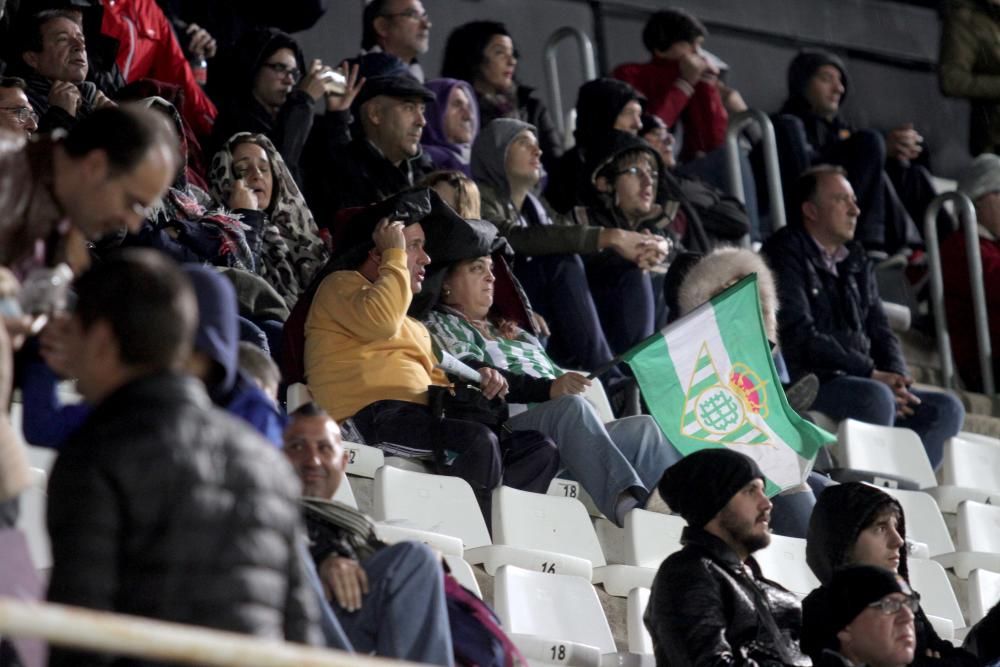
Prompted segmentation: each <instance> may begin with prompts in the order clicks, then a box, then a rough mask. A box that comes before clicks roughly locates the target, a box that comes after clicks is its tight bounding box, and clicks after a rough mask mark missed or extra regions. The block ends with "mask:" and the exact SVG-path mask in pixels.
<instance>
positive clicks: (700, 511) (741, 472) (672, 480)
mask: <svg viewBox="0 0 1000 667" xmlns="http://www.w3.org/2000/svg"><path fill="white" fill-rule="evenodd" d="M755 479H761V480H763V479H764V473H762V472H761V471H760V468H759V467H758V466H757V462H756V461H754V460H753V459H751V458H750V457H749V456H746V455H744V454H740V453H739V452H735V451H733V450H731V449H727V448H725V447H721V448H714V449H702V450H700V451H697V452H694V453H693V454H688V455H687V456H685V457H684V458H683V459H681V460H680V461H678V462H677V463H675V464H674V465H672V466H670V467H669V468H667V470H666V472H664V473H663V477H661V478H660V482H659V484H658V485H657V488H658V489H659V491H660V495H661V496H662V497H663V500H665V501H666V503H667V505H669V506H670V509H672V510H673V511H674V512H677V513H678V514H680V515H681V516H682V517H684V520H685V521H687V522H688V525H689V526H692V527H693V528H702V527H703V526H704V525H705V524H706V523H708V522H709V521H711V520H712V517H714V516H715V515H716V514H718V513H719V510H721V509H722V508H723V507H725V506H726V505H727V504H728V503H729V500H730V499H731V498H732V497H733V496H734V495H736V493H737V492H738V491H739V490H740V489H742V488H743V487H744V486H746V485H747V484H749V483H750V482H752V481H753V480H755Z"/></svg>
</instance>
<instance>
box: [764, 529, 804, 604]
mask: <svg viewBox="0 0 1000 667" xmlns="http://www.w3.org/2000/svg"><path fill="white" fill-rule="evenodd" d="M753 557H754V559H755V560H756V561H757V564H758V565H760V569H761V572H762V573H763V574H764V577H766V578H767V579H770V580H771V581H775V582H777V583H779V584H781V585H782V586H784V587H785V588H787V589H788V590H790V591H791V592H793V593H795V594H797V595H801V596H803V597H804V596H806V595H808V594H809V593H810V592H811V591H812V590H813V589H814V588H817V587H819V579H817V578H816V575H814V574H813V572H812V570H811V569H809V565H808V564H807V563H806V541H805V540H804V539H801V538H797V537H785V536H784V535H771V544H770V545H768V546H767V547H766V548H764V549H761V550H759V551H755V552H754V554H753Z"/></svg>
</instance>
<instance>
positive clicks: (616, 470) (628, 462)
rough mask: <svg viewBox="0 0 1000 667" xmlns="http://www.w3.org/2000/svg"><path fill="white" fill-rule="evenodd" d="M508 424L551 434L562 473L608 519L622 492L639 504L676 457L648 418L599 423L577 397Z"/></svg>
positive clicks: (537, 409) (542, 407) (540, 407)
mask: <svg viewBox="0 0 1000 667" xmlns="http://www.w3.org/2000/svg"><path fill="white" fill-rule="evenodd" d="M508 423H509V425H510V427H511V428H512V429H514V430H515V431H519V430H532V431H539V432H541V433H544V434H545V435H547V436H548V437H550V438H552V439H553V440H554V441H555V443H556V445H557V446H558V447H559V458H560V460H561V461H562V464H563V466H564V467H565V469H566V471H567V472H568V473H569V474H570V475H571V476H572V478H573V479H575V480H576V481H578V482H580V484H581V485H582V486H583V488H584V489H585V490H586V491H587V493H589V494H590V496H591V497H592V498H593V499H594V504H596V505H597V508H598V509H600V510H601V512H603V513H604V516H606V517H608V518H609V519H611V520H612V521H614V517H615V507H616V503H617V501H618V498H619V496H621V494H622V493H625V492H630V493H632V494H633V495H634V496H635V497H636V499H637V500H639V501H640V502H643V503H644V502H645V500H646V498H647V497H648V496H649V493H650V491H651V490H652V489H653V488H654V487H655V486H656V483H657V482H659V481H660V477H661V476H662V475H663V471H664V470H666V469H667V467H669V466H671V465H673V464H674V463H676V462H677V461H680V460H681V455H680V453H679V452H678V451H677V450H676V449H674V446H673V445H671V444H670V443H669V442H668V441H667V439H666V438H665V437H664V436H663V433H662V432H661V431H660V427H659V426H657V425H656V422H654V421H653V419H652V418H651V417H649V416H646V415H638V416H635V417H626V418H624V419H617V420H615V421H613V422H610V423H608V424H603V423H602V422H601V419H600V417H598V416H597V412H596V411H595V410H594V408H593V406H591V404H590V403H588V402H587V399H585V398H583V397H582V396H560V397H559V398H557V399H554V400H551V401H546V402H545V403H540V404H538V405H535V406H533V407H532V408H531V409H529V410H527V411H526V412H523V413H521V414H519V415H517V416H515V417H511V419H510V421H509V422H508Z"/></svg>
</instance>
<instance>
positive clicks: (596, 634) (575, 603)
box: [494, 565, 616, 667]
mask: <svg viewBox="0 0 1000 667" xmlns="http://www.w3.org/2000/svg"><path fill="white" fill-rule="evenodd" d="M494 607H495V608H496V612H497V616H499V617H500V620H501V621H502V622H503V625H504V628H505V629H506V631H507V633H508V634H509V635H510V637H511V639H512V640H513V641H514V643H516V644H517V646H518V648H520V649H521V650H522V651H523V652H524V653H525V657H526V658H528V659H529V660H530V661H531V662H533V663H535V662H540V663H543V664H544V663H558V664H566V665H579V666H580V667H597V666H598V665H599V664H600V662H601V655H607V654H612V653H616V648H615V640H614V637H613V636H612V634H611V628H610V627H609V625H608V620H607V618H606V617H605V616H604V609H603V608H602V607H601V601H600V599H599V598H598V597H597V591H595V590H594V587H593V586H591V585H590V583H588V582H587V581H586V580H584V579H583V578H581V577H571V576H565V575H561V574H543V573H541V572H533V571H531V570H525V569H522V568H519V567H514V566H512V565H504V566H502V567H500V568H499V569H498V570H497V573H496V579H495V580H494Z"/></svg>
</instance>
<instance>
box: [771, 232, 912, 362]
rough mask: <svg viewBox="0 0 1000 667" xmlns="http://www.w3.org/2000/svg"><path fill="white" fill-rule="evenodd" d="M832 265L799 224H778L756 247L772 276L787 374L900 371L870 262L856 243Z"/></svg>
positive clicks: (899, 359) (897, 349) (899, 358)
mask: <svg viewBox="0 0 1000 667" xmlns="http://www.w3.org/2000/svg"><path fill="white" fill-rule="evenodd" d="M847 248H848V250H849V251H850V254H849V255H848V257H847V258H846V259H844V260H843V261H842V262H840V263H839V264H838V265H837V272H838V275H836V276H835V275H833V274H832V273H830V272H829V271H828V270H827V269H826V267H825V266H824V265H823V259H822V257H821V255H820V251H819V248H818V247H817V246H816V243H815V242H814V241H813V239H812V237H811V236H810V235H809V233H808V232H806V231H805V229H804V228H803V227H801V226H799V225H795V226H788V227H785V228H783V229H780V230H778V231H777V232H776V233H775V234H774V235H772V236H771V238H769V239H768V240H767V241H766V242H765V243H764V247H763V248H761V252H763V253H764V255H765V256H766V257H767V261H768V264H770V265H771V270H773V271H774V276H775V278H776V279H777V283H778V301H779V303H781V309H780V310H779V311H778V330H779V336H778V337H779V339H780V340H781V350H782V353H783V354H784V356H785V361H786V362H787V363H788V371H789V373H790V374H791V377H792V380H795V379H797V378H799V377H801V376H803V375H805V374H806V373H815V374H816V375H817V376H819V378H820V381H827V380H831V379H833V378H835V377H838V376H842V375H852V376H856V377H870V376H871V374H872V371H873V370H874V369H878V370H882V371H891V372H894V373H900V374H903V375H905V374H906V362H905V361H904V359H903V353H902V350H901V349H900V346H899V340H897V338H896V334H894V333H893V332H892V330H891V329H890V328H889V322H888V320H887V319H886V317H885V312H884V311H883V310H882V301H881V299H880V298H879V294H878V284H877V283H876V280H875V266H874V264H873V263H872V261H871V260H869V259H868V257H867V256H866V255H865V252H864V250H863V249H862V247H861V245H860V244H858V243H854V242H851V243H848V244H847Z"/></svg>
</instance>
